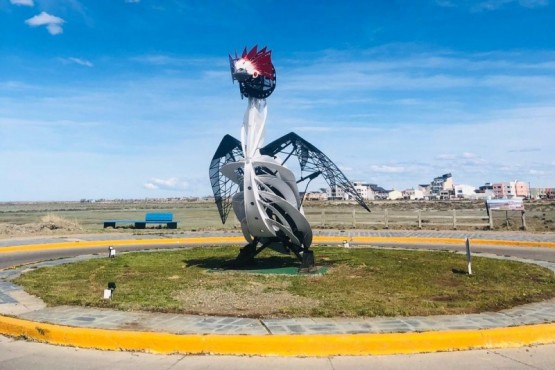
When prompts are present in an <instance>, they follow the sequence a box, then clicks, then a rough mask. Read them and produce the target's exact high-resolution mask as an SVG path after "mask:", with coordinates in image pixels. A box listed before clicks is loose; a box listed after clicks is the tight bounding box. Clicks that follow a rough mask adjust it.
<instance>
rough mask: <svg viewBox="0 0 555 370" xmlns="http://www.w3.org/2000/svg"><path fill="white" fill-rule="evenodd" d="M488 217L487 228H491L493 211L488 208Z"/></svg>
mask: <svg viewBox="0 0 555 370" xmlns="http://www.w3.org/2000/svg"><path fill="white" fill-rule="evenodd" d="M488 218H489V229H490V230H493V211H492V210H489V212H488Z"/></svg>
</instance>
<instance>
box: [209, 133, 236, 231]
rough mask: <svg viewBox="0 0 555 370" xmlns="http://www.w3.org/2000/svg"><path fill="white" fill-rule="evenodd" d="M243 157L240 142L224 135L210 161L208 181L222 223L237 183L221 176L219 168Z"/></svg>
mask: <svg viewBox="0 0 555 370" xmlns="http://www.w3.org/2000/svg"><path fill="white" fill-rule="evenodd" d="M243 157H244V155H243V149H242V148H241V142H240V141H239V140H237V139H236V138H234V137H233V136H231V135H225V136H224V138H223V139H222V141H221V142H220V145H219V146H218V149H217V150H216V153H215V154H214V157H212V162H210V169H209V173H210V183H211V185H212V191H213V192H214V199H215V201H216V206H217V207H218V212H219V213H220V218H221V219H222V223H224V224H225V221H226V219H227V216H228V215H229V211H230V210H231V206H232V204H231V197H232V196H233V194H235V193H236V192H237V191H238V190H239V185H238V184H236V183H234V182H233V181H231V180H230V179H228V178H227V177H225V176H223V175H222V173H221V172H220V170H221V168H222V166H223V165H225V164H227V163H231V162H237V161H238V160H241V159H243Z"/></svg>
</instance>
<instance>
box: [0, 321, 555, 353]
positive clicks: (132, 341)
mask: <svg viewBox="0 0 555 370" xmlns="http://www.w3.org/2000/svg"><path fill="white" fill-rule="evenodd" d="M0 333H1V334H4V335H8V336H12V337H23V338H26V339H31V340H35V341H39V342H46V343H50V344H57V345H64V346H76V347H82V348H96V349H103V350H114V351H117V350H125V351H144V352H152V353H165V354H167V353H183V354H219V355H275V356H333V355H391V354H414V353H424V352H441V351H460V350H469V349H478V348H482V349H487V348H511V347H521V346H527V345H537V344H549V343H555V324H540V325H530V326H521V327H513V328H498V329H484V330H457V331H435V332H425V333H394V334H339V335H333V334H324V335H320V334H316V335H214V334H210V335H196V334H194V335H178V334H170V333H152V332H136V331H116V330H106V329H90V328H75V327H68V326H61V325H52V324H43V323H36V322H32V321H27V320H21V319H16V318H11V317H4V316H0Z"/></svg>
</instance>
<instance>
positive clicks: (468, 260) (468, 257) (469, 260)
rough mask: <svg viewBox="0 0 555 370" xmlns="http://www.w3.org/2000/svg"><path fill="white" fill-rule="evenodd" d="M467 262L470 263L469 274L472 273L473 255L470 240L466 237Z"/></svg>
mask: <svg viewBox="0 0 555 370" xmlns="http://www.w3.org/2000/svg"><path fill="white" fill-rule="evenodd" d="M466 262H467V265H468V275H472V255H471V254H470V240H469V239H468V238H466Z"/></svg>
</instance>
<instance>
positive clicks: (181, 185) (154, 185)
mask: <svg viewBox="0 0 555 370" xmlns="http://www.w3.org/2000/svg"><path fill="white" fill-rule="evenodd" d="M143 187H144V188H145V189H148V190H185V189H187V188H188V187H189V183H188V182H187V181H182V180H179V179H177V178H175V177H170V178H169V179H157V178H153V179H150V181H149V182H147V183H146V184H144V185H143Z"/></svg>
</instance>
